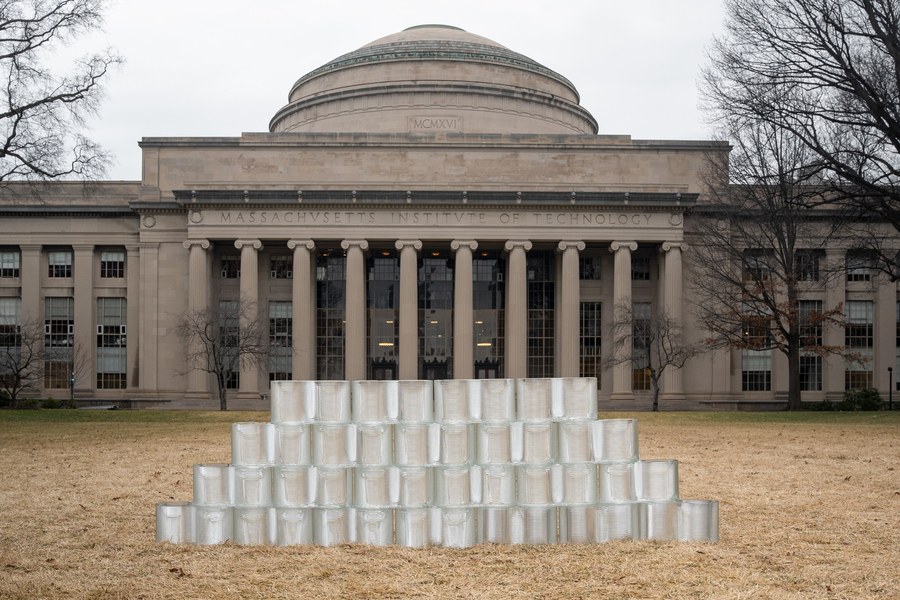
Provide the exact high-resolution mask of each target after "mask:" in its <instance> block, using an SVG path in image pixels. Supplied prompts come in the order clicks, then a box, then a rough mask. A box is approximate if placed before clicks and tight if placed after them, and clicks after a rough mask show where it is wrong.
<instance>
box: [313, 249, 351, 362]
mask: <svg viewBox="0 0 900 600" xmlns="http://www.w3.org/2000/svg"><path fill="white" fill-rule="evenodd" d="M346 273H347V259H346V258H344V257H343V256H319V257H318V262H317V264H316V379H343V378H344V339H345V338H344V299H345V294H344V290H345V288H346V279H347V274H346Z"/></svg>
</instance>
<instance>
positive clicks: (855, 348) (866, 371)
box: [844, 300, 875, 390]
mask: <svg viewBox="0 0 900 600" xmlns="http://www.w3.org/2000/svg"><path fill="white" fill-rule="evenodd" d="M845 306H846V314H847V325H846V327H845V328H844V344H845V345H846V346H847V347H848V348H849V350H850V352H851V353H852V354H853V355H854V357H853V358H851V359H848V360H847V361H846V363H845V370H844V388H845V389H848V390H852V389H860V388H870V387H872V382H873V377H872V375H873V365H872V356H873V351H874V348H875V332H874V326H873V323H874V319H873V313H874V307H873V303H872V301H871V300H849V301H847V303H846V305H845Z"/></svg>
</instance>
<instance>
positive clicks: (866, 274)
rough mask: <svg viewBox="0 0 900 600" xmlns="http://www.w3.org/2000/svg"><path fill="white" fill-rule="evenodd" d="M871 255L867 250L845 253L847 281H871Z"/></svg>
mask: <svg viewBox="0 0 900 600" xmlns="http://www.w3.org/2000/svg"><path fill="white" fill-rule="evenodd" d="M873 263H874V261H873V260H872V253H871V252H869V251H867V250H850V251H848V252H847V281H870V280H871V279H872V267H873V266H874V265H873Z"/></svg>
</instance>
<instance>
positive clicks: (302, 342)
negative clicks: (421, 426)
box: [287, 240, 316, 380]
mask: <svg viewBox="0 0 900 600" xmlns="http://www.w3.org/2000/svg"><path fill="white" fill-rule="evenodd" d="M287 246H288V248H290V249H291V250H293V251H294V279H293V298H292V300H291V323H292V331H291V337H292V344H293V350H294V352H293V354H294V355H293V358H292V360H293V365H292V371H293V374H294V379H302V380H310V379H315V378H316V318H315V316H316V287H315V281H316V280H315V275H316V268H315V263H314V262H313V259H314V257H315V249H316V243H315V242H314V241H312V240H288V243H287Z"/></svg>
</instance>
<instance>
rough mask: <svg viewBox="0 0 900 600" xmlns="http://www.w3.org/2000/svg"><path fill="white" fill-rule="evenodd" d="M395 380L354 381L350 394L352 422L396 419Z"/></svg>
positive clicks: (378, 421)
mask: <svg viewBox="0 0 900 600" xmlns="http://www.w3.org/2000/svg"><path fill="white" fill-rule="evenodd" d="M398 383H399V382H397V381H354V382H353V383H352V384H351V390H352V392H351V396H352V402H351V403H352V407H353V411H352V412H353V422H354V423H385V422H388V421H396V420H397V411H398V406H397V400H398V398H397V394H398V391H399V386H398Z"/></svg>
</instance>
